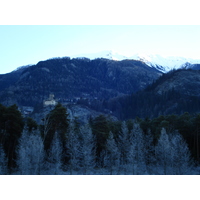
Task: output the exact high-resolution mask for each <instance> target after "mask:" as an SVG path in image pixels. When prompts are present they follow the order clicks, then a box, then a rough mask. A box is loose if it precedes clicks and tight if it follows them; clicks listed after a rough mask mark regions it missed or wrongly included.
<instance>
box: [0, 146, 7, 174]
mask: <svg viewBox="0 0 200 200" xmlns="http://www.w3.org/2000/svg"><path fill="white" fill-rule="evenodd" d="M6 174H7V158H6V155H5V152H4V150H3V147H2V145H1V144H0V175H6Z"/></svg>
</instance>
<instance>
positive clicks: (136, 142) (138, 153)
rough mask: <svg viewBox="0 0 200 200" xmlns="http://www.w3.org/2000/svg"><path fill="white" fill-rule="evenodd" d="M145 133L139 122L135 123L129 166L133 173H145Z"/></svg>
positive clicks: (131, 135) (129, 153)
mask: <svg viewBox="0 0 200 200" xmlns="http://www.w3.org/2000/svg"><path fill="white" fill-rule="evenodd" d="M144 142H145V140H144V134H143V131H142V129H141V128H140V126H139V124H134V126H133V129H132V131H131V133H130V137H129V145H130V147H129V152H128V161H129V163H128V166H129V170H130V171H132V173H133V174H143V173H145V171H146V163H145V153H146V149H145V144H144Z"/></svg>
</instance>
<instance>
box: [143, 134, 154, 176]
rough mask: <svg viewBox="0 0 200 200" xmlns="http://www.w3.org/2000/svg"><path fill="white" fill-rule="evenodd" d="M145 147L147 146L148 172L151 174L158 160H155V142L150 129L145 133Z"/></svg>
mask: <svg viewBox="0 0 200 200" xmlns="http://www.w3.org/2000/svg"><path fill="white" fill-rule="evenodd" d="M144 148H145V155H144V156H145V158H144V159H145V163H146V168H147V173H148V174H151V173H152V170H153V169H154V166H155V163H156V160H155V146H154V144H153V136H152V134H151V132H150V130H148V131H147V134H145V135H144Z"/></svg>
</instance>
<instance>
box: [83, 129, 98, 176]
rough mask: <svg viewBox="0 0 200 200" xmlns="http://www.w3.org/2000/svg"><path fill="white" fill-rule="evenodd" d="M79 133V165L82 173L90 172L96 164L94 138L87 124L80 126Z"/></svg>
mask: <svg viewBox="0 0 200 200" xmlns="http://www.w3.org/2000/svg"><path fill="white" fill-rule="evenodd" d="M80 134H81V141H82V142H81V155H82V156H81V165H82V168H83V174H92V173H93V170H94V167H95V165H96V162H95V161H96V138H95V136H94V135H93V133H92V129H91V127H90V126H89V125H85V126H82V127H81V129H80Z"/></svg>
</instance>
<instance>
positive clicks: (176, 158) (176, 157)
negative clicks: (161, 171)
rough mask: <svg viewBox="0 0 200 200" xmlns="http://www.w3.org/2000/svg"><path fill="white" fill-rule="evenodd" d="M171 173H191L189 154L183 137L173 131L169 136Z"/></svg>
mask: <svg viewBox="0 0 200 200" xmlns="http://www.w3.org/2000/svg"><path fill="white" fill-rule="evenodd" d="M171 148H172V149H173V151H172V155H171V156H172V165H173V174H180V175H181V174H191V167H192V161H191V154H190V151H189V148H188V145H187V143H186V142H185V140H184V138H183V137H182V136H181V135H180V134H179V133H178V132H175V133H174V134H173V135H172V138H171Z"/></svg>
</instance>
